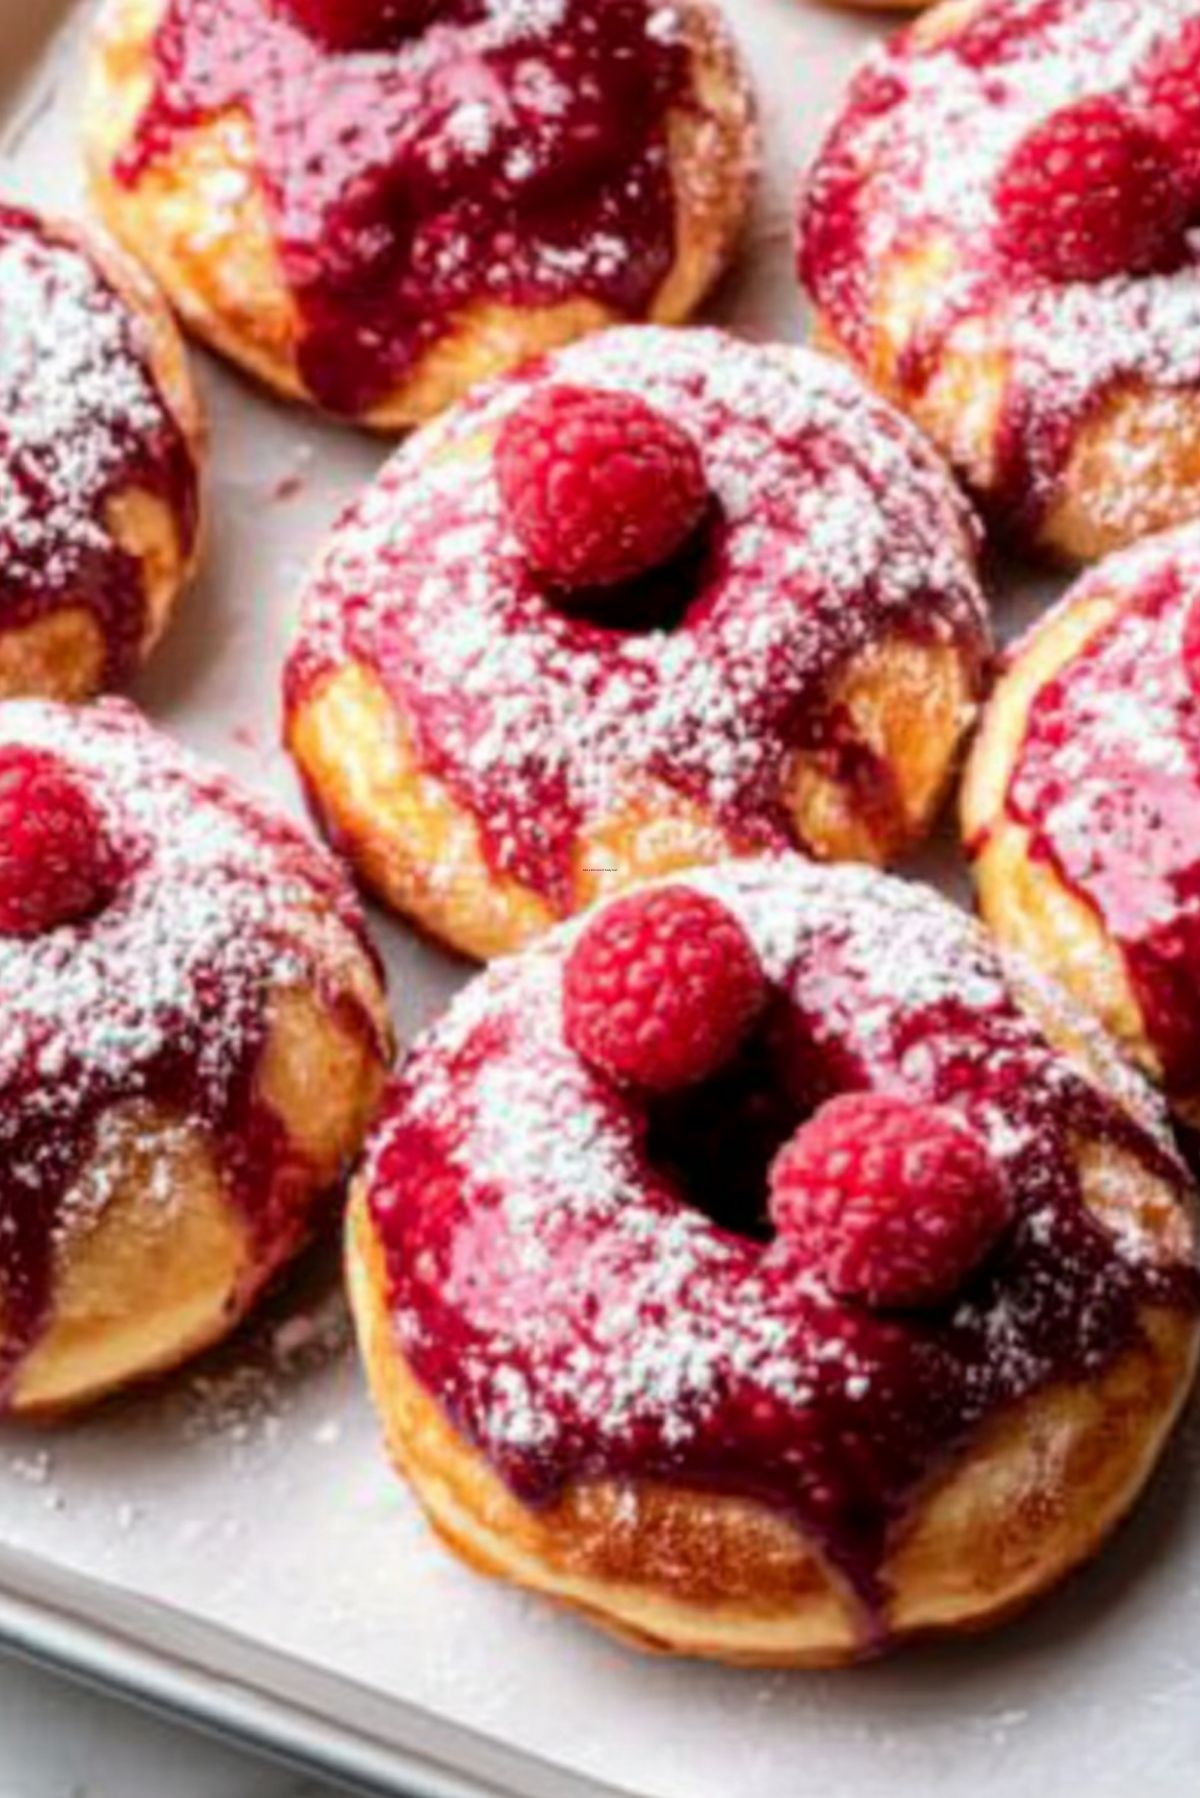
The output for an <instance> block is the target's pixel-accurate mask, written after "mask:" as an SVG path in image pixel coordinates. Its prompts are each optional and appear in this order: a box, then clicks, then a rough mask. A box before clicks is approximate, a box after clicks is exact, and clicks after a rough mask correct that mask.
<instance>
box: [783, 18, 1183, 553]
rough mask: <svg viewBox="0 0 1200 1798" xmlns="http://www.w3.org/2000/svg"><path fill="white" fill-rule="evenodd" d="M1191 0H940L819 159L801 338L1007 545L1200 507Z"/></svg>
mask: <svg viewBox="0 0 1200 1798" xmlns="http://www.w3.org/2000/svg"><path fill="white" fill-rule="evenodd" d="M1197 79H1200V3H1198V0H945V3H944V4H942V5H939V6H937V7H935V8H934V9H933V10H932V11H931V12H929V13H927V14H925V15H924V16H923V17H922V18H921V19H919V20H918V21H917V22H915V23H914V24H913V25H911V26H910V27H909V28H907V30H906V31H904V32H903V33H901V34H900V35H899V36H898V37H897V38H896V39H894V40H893V41H892V42H891V43H890V44H888V45H886V46H884V47H882V48H880V49H879V50H877V51H875V52H874V53H873V54H872V55H871V56H869V57H868V59H867V61H866V63H865V64H864V66H863V67H862V69H861V70H860V72H859V74H858V76H857V78H856V79H855V81H854V82H853V84H852V85H851V88H850V90H849V94H848V97H847V99H846V102H845V104H844V106H843V107H842V109H841V112H840V115H839V116H838V118H837V120H836V122H835V123H834V125H833V127H832V129H831V131H830V133H829V135H828V137H827V139H826V141H825V143H824V146H823V148H822V150H821V152H820V154H819V155H818V158H817V160H816V163H815V166H814V168H813V170H812V172H811V174H810V175H809V177H808V179H807V182H806V185H805V191H804V195H803V199H802V204H801V218H800V246H799V267H800V274H801V278H802V281H803V283H804V285H805V286H806V287H807V290H808V293H809V295H810V296H811V299H812V301H813V304H814V306H815V309H816V329H817V334H818V338H819V340H820V341H821V342H822V343H823V344H824V345H825V347H826V348H835V349H837V350H838V351H839V352H841V353H842V354H844V355H845V356H847V357H848V358H849V359H850V360H851V361H852V362H854V363H855V364H856V365H857V366H858V367H859V368H860V369H862V370H863V371H864V372H865V373H866V374H867V375H868V376H869V377H870V379H871V380H872V381H874V382H875V383H876V385H877V386H878V387H879V388H880V389H881V390H882V391H883V392H884V393H885V394H887V395H888V396H889V398H891V399H893V400H894V401H895V402H896V403H897V404H898V405H900V406H901V407H903V408H904V409H905V410H906V411H908V412H909V413H911V414H912V416H913V417H914V418H916V419H917V421H918V422H919V423H920V424H921V425H922V426H923V427H924V429H925V430H926V431H928V433H929V435H930V436H931V437H932V438H933V439H934V441H935V442H936V443H938V444H939V445H940V446H941V447H942V448H943V449H944V450H945V452H946V453H947V454H948V455H949V456H950V458H951V459H952V461H953V463H954V464H955V466H956V468H957V469H958V471H959V472H960V473H961V474H962V476H963V477H964V478H965V480H966V481H967V483H968V484H969V486H970V487H971V488H972V490H973V491H974V493H975V494H976V495H977V496H978V498H979V499H980V501H981V502H982V503H983V505H984V507H985V509H986V511H987V512H988V513H989V515H990V517H991V519H992V520H993V521H994V522H995V523H996V525H997V527H998V528H999V529H1000V530H1001V531H1002V532H1004V533H1006V534H1008V535H1009V536H1010V538H1011V539H1012V540H1013V541H1014V542H1015V543H1016V545H1017V546H1018V547H1030V546H1036V547H1037V548H1038V549H1040V550H1043V551H1048V552H1052V553H1053V554H1055V555H1058V556H1061V557H1065V558H1067V559H1069V560H1088V559H1090V558H1093V557H1096V556H1099V555H1102V554H1104V553H1106V552H1107V551H1109V550H1112V549H1114V548H1118V547H1120V546H1122V545H1124V544H1126V543H1128V542H1130V541H1132V540H1133V539H1135V538H1137V537H1140V536H1144V535H1146V534H1147V533H1149V532H1151V531H1155V530H1158V529H1161V528H1164V527H1166V526H1169V525H1173V524H1179V523H1182V522H1184V521H1185V520H1186V519H1188V518H1190V517H1192V516H1194V515H1195V514H1196V513H1197V512H1198V511H1200V452H1198V450H1197V445H1198V444H1200V264H1198V261H1197V249H1196V246H1195V242H1194V240H1193V239H1192V238H1190V237H1189V235H1188V231H1189V226H1190V224H1191V223H1193V222H1195V221H1196V220H1197V218H1200V122H1198V121H1200V114H1197V112H1196V109H1195V108H1194V107H1192V106H1191V105H1190V99H1189V96H1190V95H1191V94H1192V93H1193V92H1194V89H1195V84H1196V81H1197Z"/></svg>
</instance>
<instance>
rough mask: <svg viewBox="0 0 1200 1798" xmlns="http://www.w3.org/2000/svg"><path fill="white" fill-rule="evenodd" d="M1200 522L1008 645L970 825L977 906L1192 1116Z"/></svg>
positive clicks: (975, 779)
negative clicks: (1101, 1022) (1071, 993)
mask: <svg viewBox="0 0 1200 1798" xmlns="http://www.w3.org/2000/svg"><path fill="white" fill-rule="evenodd" d="M1197 594H1200V526H1197V525H1186V526H1183V527H1181V528H1180V529H1179V530H1177V531H1171V532H1166V533H1164V534H1163V535H1162V536H1159V537H1156V538H1153V539H1151V540H1150V541H1148V542H1147V543H1145V544H1138V545H1136V546H1135V547H1134V548H1132V549H1130V550H1126V551H1124V552H1123V553H1122V554H1120V555H1117V556H1112V557H1109V558H1108V559H1107V560H1106V561H1105V562H1103V563H1101V565H1100V566H1099V567H1098V568H1097V569H1096V570H1094V571H1093V572H1092V573H1091V574H1089V575H1087V576H1085V577H1084V578H1083V579H1082V580H1080V581H1079V582H1078V583H1077V584H1076V586H1075V587H1074V588H1073V589H1072V590H1071V591H1070V592H1069V593H1068V594H1067V596H1066V597H1065V599H1064V600H1063V601H1062V603H1061V604H1060V605H1059V606H1058V607H1056V608H1055V610H1053V611H1052V612H1050V613H1049V614H1048V616H1047V617H1046V618H1044V619H1043V620H1042V621H1041V622H1040V623H1039V624H1037V625H1036V626H1035V627H1034V628H1033V629H1032V630H1031V631H1030V632H1029V633H1028V635H1027V636H1026V637H1025V638H1024V639H1023V640H1022V641H1020V642H1019V643H1018V644H1016V645H1015V647H1014V648H1013V650H1012V652H1011V655H1010V660H1009V663H1008V666H1007V669H1006V672H1005V674H1004V677H1003V678H1002V679H1001V681H1000V682H999V684H998V686H997V688H996V691H995V694H994V696H993V698H992V700H991V703H990V705H989V707H988V709H987V711H986V713H985V716H984V722H983V726H982V729H981V732H980V735H979V738H978V741H977V744H976V747H975V749H974V752H973V755H972V759H971V762H970V765H969V769H968V774H967V779H966V783H965V786H964V791H963V802H962V804H963V825H964V833H965V836H966V841H967V847H968V850H969V851H970V853H971V855H972V856H973V858H974V873H975V880H976V885H977V888H978V892H979V898H980V904H981V907H982V910H983V913H984V915H985V917H986V918H987V920H988V922H989V924H990V925H991V926H992V928H993V929H994V930H995V931H996V932H997V934H998V935H999V936H1000V937H1001V938H1002V940H1004V941H1005V942H1009V943H1011V944H1013V945H1014V947H1016V948H1019V949H1021V950H1023V951H1024V952H1025V953H1027V954H1028V955H1030V956H1031V957H1032V958H1033V959H1034V960H1035V961H1037V962H1039V963H1041V964H1042V965H1043V966H1044V967H1046V968H1047V969H1048V970H1050V971H1051V972H1052V973H1054V974H1055V975H1056V976H1057V977H1058V978H1059V979H1061V980H1062V981H1063V983H1064V985H1066V986H1069V987H1070V988H1071V989H1072V990H1073V991H1074V993H1075V995H1076V997H1077V998H1078V999H1080V1000H1081V1001H1082V1002H1083V1003H1084V1004H1086V1005H1087V1006H1089V1007H1090V1008H1091V1009H1092V1010H1093V1011H1095V1012H1097V1013H1098V1014H1099V1015H1100V1016H1101V1018H1102V1019H1103V1020H1104V1021H1105V1022H1106V1023H1107V1025H1108V1027H1109V1028H1110V1029H1111V1030H1112V1031H1113V1033H1114V1034H1115V1035H1116V1036H1118V1037H1120V1038H1121V1039H1122V1041H1123V1042H1124V1043H1125V1045H1126V1047H1127V1048H1128V1049H1129V1050H1130V1052H1131V1053H1132V1054H1133V1055H1134V1057H1135V1058H1136V1059H1137V1060H1138V1061H1139V1062H1140V1063H1141V1065H1142V1066H1143V1067H1144V1068H1145V1069H1146V1070H1147V1072H1149V1073H1150V1074H1152V1075H1154V1076H1155V1077H1156V1078H1158V1079H1160V1080H1162V1081H1163V1082H1164V1083H1165V1085H1166V1088H1167V1092H1168V1097H1169V1099H1170V1101H1171V1104H1172V1106H1173V1108H1174V1110H1175V1112H1176V1113H1177V1115H1178V1116H1179V1117H1181V1118H1182V1119H1183V1120H1184V1121H1185V1122H1187V1123H1189V1124H1192V1125H1200V711H1198V706H1200V622H1198V619H1197Z"/></svg>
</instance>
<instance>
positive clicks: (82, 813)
mask: <svg viewBox="0 0 1200 1798" xmlns="http://www.w3.org/2000/svg"><path fill="white" fill-rule="evenodd" d="M389 1051H390V1030H389V1025H388V1020H387V1014H386V1007H385V1003H384V996H383V992H382V988H381V985H380V978H379V971H378V965H377V963H376V961H375V958H374V955H373V953H372V951H371V948H370V946H369V944H368V942H367V939H366V935H365V928H364V925H363V920H362V917H361V914H360V912H359V909H358V906H357V904H356V902H355V900H354V896H353V894H352V892H351V890H350V888H349V887H348V885H347V882H346V880H345V876H344V875H343V873H342V872H341V869H340V867H339V866H338V864H336V863H335V862H334V861H333V859H332V858H331V857H329V856H328V855H326V853H325V852H324V851H323V850H321V849H320V848H318V846H317V845H316V844H315V843H312V842H310V841H308V840H307V839H306V838H305V837H304V835H303V834H302V833H301V832H300V831H299V830H298V829H297V828H296V827H295V826H294V825H293V824H292V823H291V822H290V821H288V820H287V819H285V818H283V817H282V816H280V815H278V814H276V813H275V812H273V811H271V810H270V809H268V808H266V807H264V806H262V805H260V804H259V803H258V802H257V801H256V800H254V799H253V798H252V797H251V796H250V795H249V794H248V793H245V792H243V791H242V790H241V789H240V788H238V787H237V786H236V785H235V784H234V783H233V782H232V781H229V780H227V779H226V778H225V777H224V776H223V775H222V774H219V773H218V772H217V771H216V770H215V769H213V768H210V767H207V766H205V765H204V764H202V763H200V762H198V761H197V760H195V759H194V758H193V757H191V756H190V755H187V754H185V753H184V752H183V751H182V750H181V749H178V748H176V747H175V745H174V744H172V743H170V742H169V741H168V740H167V739H166V738H165V737H162V736H160V735H159V734H158V733H157V732H156V731H154V730H153V729H152V728H151V727H150V725H148V724H147V723H145V722H144V721H143V720H142V718H141V717H140V715H139V714H138V713H137V712H135V711H134V709H133V708H132V706H129V705H126V704H125V703H124V702H121V701H116V700H107V701H102V702H100V703H99V704H97V705H96V706H93V707H90V708H86V709H78V708H73V707H67V706H63V705H59V704H54V703H50V702H44V701H33V700H10V701H7V702H6V703H4V704H3V705H0V1300H2V1302H0V1413H13V1414H18V1415H22V1416H24V1415H28V1414H33V1413H58V1412H63V1411H67V1410H70V1409H73V1408H75V1407H77V1406H80V1405H82V1404H84V1403H85V1402H88V1401H90V1400H91V1399H93V1398H96V1397H98V1396H99V1395H100V1394H102V1393H105V1392H108V1391H111V1390H114V1389H115V1388H117V1387H121V1386H124V1385H126V1384H127V1383H128V1382H130V1381H132V1380H136V1379H141V1378H143V1377H145V1376H147V1375H149V1374H153V1373H158V1372H160V1371H162V1370H165V1369H167V1368H170V1367H174V1366H176V1365H177V1364H179V1363H181V1362H183V1361H184V1360H186V1359H187V1358H188V1357H190V1356H192V1355H194V1354H196V1353H197V1352H198V1351H199V1350H200V1349H202V1348H205V1347H207V1346H208V1345H209V1344H210V1343H213V1342H216V1341H218V1340H219V1339H220V1338H222V1337H224V1336H225V1335H227V1334H228V1332H229V1331H230V1330H232V1329H233V1328H234V1327H235V1325H236V1324H237V1323H238V1322H239V1321H240V1320H241V1319H242V1318H243V1317H244V1316H245V1315H246V1313H247V1311H248V1310H249V1309H250V1307H251V1306H252V1305H253V1303H254V1302H255V1300H256V1299H257V1298H258V1296H259V1294H260V1293H261V1292H262V1291H263V1289H264V1287H265V1286H266V1285H267V1283H268V1282H269V1281H270V1279H271V1278H272V1276H273V1275H274V1274H276V1273H277V1272H278V1270H279V1269H280V1268H282V1267H283V1266H284V1265H285V1264H286V1263H287V1262H288V1261H290V1260H291V1259H292V1258H293V1256H294V1255H295V1254H296V1253H297V1252H298V1250H299V1249H300V1248H301V1247H302V1246H303V1245H304V1243H305V1242H306V1241H307V1239H308V1238H309V1236H310V1235H311V1233H312V1231H313V1229H314V1227H315V1225H316V1223H317V1222H318V1220H319V1219H321V1218H322V1217H323V1216H325V1215H327V1213H328V1210H329V1200H330V1198H331V1196H332V1193H333V1190H334V1189H335V1188H336V1186H337V1183H338V1181H339V1180H340V1178H341V1177H342V1175H343V1174H344V1173H345V1171H346V1169H347V1168H348V1166H349V1163H350V1161H351V1159H352V1158H353V1157H354V1156H355V1155H356V1154H357V1152H358V1149H359V1147H360V1145H361V1142H362V1139H363V1135H364V1132H365V1129H366V1125H367V1123H368V1120H369V1117H370V1115H371V1112H372V1109H373V1107H374V1104H375V1102H376V1099H377V1097H378V1095H379V1092H380V1088H381V1086H382V1083H383V1078H384V1073H385V1071H386V1066H387V1062H388V1059H389Z"/></svg>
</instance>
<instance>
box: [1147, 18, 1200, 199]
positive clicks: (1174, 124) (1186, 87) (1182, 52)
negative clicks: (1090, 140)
mask: <svg viewBox="0 0 1200 1798" xmlns="http://www.w3.org/2000/svg"><path fill="white" fill-rule="evenodd" d="M1139 87H1140V90H1141V97H1142V102H1143V105H1144V108H1145V112H1146V116H1147V118H1148V120H1149V122H1150V123H1151V124H1152V125H1153V127H1154V129H1155V130H1156V131H1157V133H1158V135H1159V137H1160V138H1161V139H1162V141H1163V143H1164V144H1165V145H1166V147H1167V150H1168V152H1169V153H1170V156H1171V159H1172V161H1173V163H1174V165H1175V176H1176V179H1177V181H1178V182H1179V183H1180V185H1181V186H1182V187H1183V189H1184V192H1185V193H1186V195H1187V197H1188V200H1189V202H1190V203H1191V204H1193V205H1194V204H1195V203H1196V202H1197V201H1200V19H1189V20H1188V22H1187V24H1185V25H1184V26H1183V28H1182V30H1181V31H1180V32H1179V33H1178V34H1177V35H1176V36H1175V37H1174V38H1173V39H1171V40H1169V41H1167V42H1164V43H1163V44H1162V45H1161V46H1160V48H1159V49H1158V51H1157V52H1156V54H1155V55H1154V56H1152V57H1151V59H1150V62H1149V64H1148V65H1147V67H1146V69H1145V72H1144V73H1143V75H1142V78H1141V81H1140V83H1139Z"/></svg>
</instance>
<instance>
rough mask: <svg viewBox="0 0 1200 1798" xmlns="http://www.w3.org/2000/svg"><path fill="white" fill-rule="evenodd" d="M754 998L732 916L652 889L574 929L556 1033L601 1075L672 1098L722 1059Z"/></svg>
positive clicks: (756, 972)
mask: <svg viewBox="0 0 1200 1798" xmlns="http://www.w3.org/2000/svg"><path fill="white" fill-rule="evenodd" d="M763 992H764V986H763V977H762V970H761V969H760V967H759V965H758V958H757V956H756V955H755V953H754V950H753V948H752V947H751V945H750V943H749V941H748V939H747V937H746V933H745V931H744V930H743V929H742V927H741V925H740V924H739V923H738V921H737V919H736V918H734V917H732V916H731V915H730V913H729V912H727V911H726V910H725V908H724V906H722V905H721V904H720V903H719V902H718V901H717V900H715V899H709V898H708V897H707V896H706V895H705V894H703V893H696V892H693V891H691V890H690V889H689V888H687V887H680V886H666V887H658V888H656V889H654V890H653V891H651V892H647V893H632V894H630V896H629V897H628V898H627V899H619V900H617V902H616V903H615V904H614V905H612V906H610V907H609V909H608V910H607V911H605V912H602V913H601V915H600V916H599V917H598V918H596V919H594V920H593V921H592V923H590V924H589V925H588V927H587V929H586V930H585V931H584V932H583V934H582V936H581V937H580V939H579V941H578V942H577V943H576V945H575V947H574V949H573V950H572V951H571V954H570V956H569V957H568V959H567V965H566V967H565V969H564V970H563V1031H564V1035H565V1037H566V1040H567V1042H568V1043H570V1045H571V1047H572V1048H573V1049H575V1050H576V1051H577V1052H578V1053H579V1054H580V1055H582V1056H583V1058H584V1060H585V1061H587V1062H589V1063H590V1064H591V1065H592V1066H593V1067H594V1068H597V1069H599V1071H600V1072H601V1073H604V1074H608V1075H610V1076H611V1077H612V1078H613V1079H614V1080H621V1081H629V1082H631V1083H632V1084H633V1085H635V1086H640V1087H642V1088H644V1089H645V1090H646V1091H648V1092H672V1091H674V1090H676V1089H677V1088H679V1087H681V1086H691V1085H694V1084H695V1083H696V1082H697V1081H699V1080H703V1079H705V1078H706V1077H707V1076H708V1075H709V1074H714V1073H715V1072H716V1071H717V1069H718V1068H720V1067H722V1066H723V1065H724V1064H725V1063H726V1062H727V1061H728V1060H729V1059H730V1058H731V1056H732V1055H733V1054H734V1052H735V1050H736V1049H737V1047H738V1045H739V1043H740V1042H741V1041H742V1039H743V1037H744V1036H745V1034H746V1030H747V1028H748V1027H749V1025H750V1024H751V1023H752V1022H753V1020H754V1018H755V1016H756V1014H757V1013H758V1011H759V1010H760V1009H761V1006H762V1001H763Z"/></svg>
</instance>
